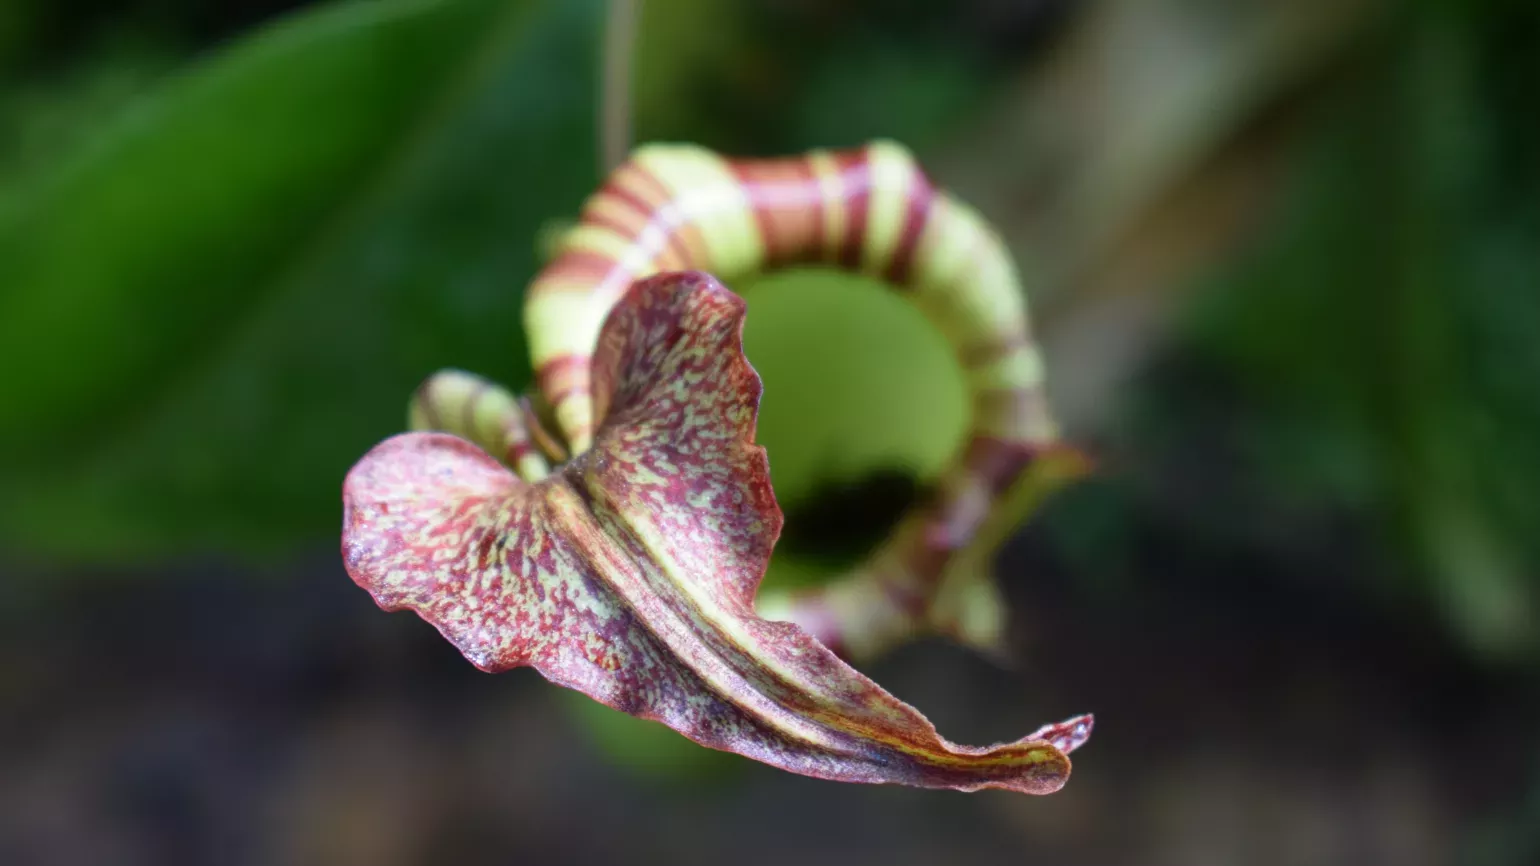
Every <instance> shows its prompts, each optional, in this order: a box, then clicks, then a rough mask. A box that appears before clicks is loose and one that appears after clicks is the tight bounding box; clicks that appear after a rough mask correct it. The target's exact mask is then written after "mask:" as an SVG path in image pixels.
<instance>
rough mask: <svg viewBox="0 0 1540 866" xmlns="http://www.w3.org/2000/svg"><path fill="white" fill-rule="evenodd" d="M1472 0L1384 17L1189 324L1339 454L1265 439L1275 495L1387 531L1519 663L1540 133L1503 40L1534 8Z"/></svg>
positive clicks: (1527, 604) (1529, 562)
mask: <svg viewBox="0 0 1540 866" xmlns="http://www.w3.org/2000/svg"><path fill="white" fill-rule="evenodd" d="M1480 8H1481V7H1480V4H1477V6H1476V7H1475V8H1467V7H1466V6H1453V5H1437V4H1433V5H1424V6H1423V7H1419V8H1418V9H1417V11H1416V13H1415V14H1408V15H1406V16H1404V17H1399V18H1396V19H1394V20H1393V21H1391V22H1389V23H1387V25H1386V27H1385V28H1384V30H1383V32H1381V33H1380V34H1379V36H1380V38H1379V39H1378V40H1377V41H1376V42H1375V43H1374V44H1373V45H1372V46H1371V49H1372V52H1373V53H1372V54H1371V55H1369V56H1371V57H1372V58H1373V59H1374V60H1375V61H1376V62H1375V63H1374V64H1372V65H1368V66H1366V67H1365V68H1366V69H1367V70H1368V72H1367V74H1366V75H1365V76H1364V77H1363V78H1361V79H1360V80H1358V81H1356V82H1355V84H1354V85H1353V88H1352V89H1351V90H1349V91H1347V92H1346V93H1345V94H1344V95H1345V96H1346V97H1348V99H1349V101H1347V102H1346V103H1344V104H1343V105H1342V106H1341V108H1340V110H1339V111H1337V112H1336V113H1334V114H1333V115H1331V117H1330V118H1329V119H1330V120H1331V122H1330V123H1328V124H1327V131H1328V134H1327V135H1326V136H1325V137H1324V138H1323V140H1322V141H1320V142H1319V146H1318V147H1317V148H1316V150H1315V153H1314V154H1313V158H1312V159H1311V160H1310V161H1309V163H1308V164H1307V165H1306V166H1305V167H1304V169H1305V170H1304V172H1303V173H1302V175H1301V183H1300V184H1299V186H1298V194H1297V196H1296V197H1295V200H1294V201H1293V202H1292V203H1291V207H1290V209H1289V212H1288V213H1287V215H1286V217H1285V219H1284V221H1283V225H1282V226H1281V229H1280V231H1279V232H1278V233H1277V234H1276V236H1275V237H1274V238H1273V240H1271V241H1270V242H1269V243H1268V244H1266V245H1265V246H1264V247H1263V248H1261V249H1260V250H1258V251H1257V253H1256V254H1255V255H1254V256H1252V257H1250V258H1249V259H1248V260H1247V261H1246V262H1245V263H1244V264H1243V265H1241V266H1240V267H1239V268H1238V269H1237V270H1236V271H1235V272H1233V273H1232V274H1230V276H1229V278H1228V279H1227V280H1226V281H1225V285H1224V287H1223V290H1222V291H1220V292H1216V293H1215V294H1214V295H1213V296H1212V301H1213V303H1211V304H1210V305H1208V306H1207V307H1205V308H1204V309H1203V310H1201V311H1200V315H1199V316H1198V317H1197V318H1198V327H1197V330H1198V333H1199V338H1200V340H1201V341H1202V343H1203V345H1204V347H1205V348H1206V349H1207V350H1209V351H1212V352H1215V353H1216V355H1217V356H1218V357H1219V358H1220V359H1221V363H1222V364H1224V365H1226V366H1229V367H1232V368H1234V369H1236V370H1237V371H1238V372H1240V373H1242V374H1244V375H1245V377H1246V380H1247V381H1248V382H1249V383H1250V384H1251V387H1252V388H1254V389H1255V390H1256V391H1258V392H1259V393H1262V394H1265V395H1267V397H1268V398H1269V399H1270V401H1271V403H1272V407H1271V408H1272V411H1274V412H1276V413H1277V414H1278V416H1279V420H1280V421H1281V422H1282V423H1283V424H1284V425H1286V426H1292V425H1296V424H1299V423H1301V421H1304V422H1308V423H1311V424H1314V425H1316V426H1317V427H1318V428H1319V429H1316V430H1315V431H1313V434H1312V435H1313V436H1314V438H1315V440H1316V442H1317V444H1318V445H1319V444H1327V443H1331V444H1333V445H1335V446H1336V447H1335V449H1334V450H1335V451H1336V453H1337V455H1338V457H1339V458H1340V459H1338V460H1336V461H1335V462H1336V463H1337V464H1338V465H1335V466H1334V465H1331V461H1330V460H1329V459H1328V458H1329V453H1328V452H1327V451H1324V450H1320V449H1318V450H1317V452H1316V453H1315V455H1314V456H1313V458H1312V455H1310V454H1307V453H1305V452H1302V451H1300V450H1299V449H1284V448H1279V449H1274V450H1273V452H1272V453H1271V454H1270V455H1268V456H1266V457H1265V458H1263V461H1264V462H1268V461H1270V462H1268V465H1267V467H1266V469H1267V471H1268V473H1269V474H1270V475H1272V476H1273V477H1274V479H1275V480H1274V482H1273V485H1272V486H1273V488H1275V489H1287V488H1286V487H1285V485H1284V484H1283V483H1282V482H1283V480H1284V479H1287V480H1288V482H1289V483H1290V485H1291V486H1293V487H1294V488H1295V490H1296V491H1297V496H1298V498H1301V499H1306V500H1310V501H1314V502H1318V503H1333V502H1334V503H1338V504H1339V505H1341V506H1344V507H1346V508H1351V509H1353V510H1356V511H1358V512H1359V513H1360V514H1363V515H1364V516H1366V517H1368V518H1370V519H1371V520H1373V521H1375V522H1378V523H1379V524H1380V525H1382V526H1383V527H1384V529H1385V536H1386V538H1387V540H1389V541H1390V542H1391V543H1392V546H1391V547H1390V548H1389V549H1390V550H1391V551H1392V556H1391V557H1390V558H1392V559H1403V560H1406V561H1408V562H1410V563H1411V564H1412V565H1413V566H1414V569H1413V570H1414V571H1415V572H1416V573H1419V574H1421V575H1422V576H1423V577H1424V578H1425V579H1426V583H1425V584H1424V588H1425V589H1426V591H1427V592H1426V595H1427V597H1428V598H1429V599H1430V600H1431V603H1432V604H1431V606H1433V607H1435V608H1436V609H1437V610H1438V612H1439V613H1440V614H1441V615H1442V616H1444V617H1445V618H1446V620H1447V621H1448V623H1449V624H1450V626H1451V627H1452V628H1453V629H1455V630H1456V631H1458V632H1459V633H1460V635H1461V636H1462V637H1463V638H1464V639H1465V640H1466V641H1467V643H1468V645H1469V646H1471V648H1472V649H1474V650H1477V651H1479V652H1482V653H1484V654H1486V655H1487V656H1489V657H1492V658H1514V657H1518V656H1521V655H1523V654H1526V653H1531V652H1533V651H1534V650H1535V649H1536V648H1537V647H1540V643H1537V641H1536V631H1535V625H1536V622H1537V617H1540V582H1537V581H1536V578H1535V575H1537V574H1540V568H1537V566H1540V499H1537V498H1536V497H1535V496H1534V493H1533V490H1534V479H1535V478H1536V477H1537V475H1540V409H1537V405H1540V404H1537V403H1536V401H1535V399H1534V395H1535V389H1534V383H1535V381H1536V379H1537V378H1540V351H1536V346H1537V344H1536V342H1535V339H1534V332H1533V328H1534V323H1535V322H1536V321H1540V293H1537V292H1536V291H1535V289H1536V281H1535V275H1536V274H1537V273H1540V255H1537V252H1536V247H1535V245H1534V238H1535V237H1537V236H1540V206H1537V204H1536V203H1537V201H1540V183H1537V179H1540V178H1537V175H1536V173H1535V172H1534V171H1533V169H1532V168H1530V167H1529V166H1530V165H1532V159H1531V158H1530V156H1531V155H1532V153H1533V149H1532V146H1531V147H1529V148H1527V149H1526V148H1525V147H1523V146H1522V145H1521V144H1520V143H1522V142H1529V143H1530V145H1532V144H1533V143H1534V142H1535V141H1536V140H1537V131H1540V127H1537V125H1536V123H1535V120H1534V113H1533V112H1532V111H1529V110H1528V108H1527V104H1528V103H1527V101H1526V100H1527V99H1528V97H1527V96H1526V95H1524V94H1522V93H1521V92H1518V90H1517V89H1515V88H1514V86H1513V84H1512V82H1514V81H1532V80H1535V74H1536V73H1537V72H1540V69H1537V66H1536V63H1535V61H1534V57H1535V55H1534V53H1533V52H1529V51H1522V50H1519V51H1515V50H1514V49H1513V48H1511V47H1510V48H1508V49H1506V50H1503V49H1500V47H1499V46H1501V45H1502V44H1503V43H1505V42H1509V41H1510V40H1512V39H1514V38H1515V37H1514V36H1513V34H1514V33H1517V32H1531V33H1532V32H1534V27H1533V26H1530V25H1533V24H1534V23H1536V22H1537V21H1540V16H1537V15H1536V14H1535V13H1534V12H1533V11H1528V12H1522V13H1520V14H1521V15H1527V16H1528V18H1529V21H1528V22H1527V23H1521V21H1520V19H1517V18H1513V17H1511V16H1510V17H1508V18H1506V19H1505V18H1502V17H1489V16H1487V15H1484V14H1481V13H1480V12H1479V11H1478V9H1480ZM1514 9H1515V10H1518V9H1519V7H1514ZM1365 106H1368V107H1369V109H1368V110H1365V108H1364V107H1365ZM1302 458H1303V459H1302ZM1343 464H1356V466H1352V467H1351V469H1350V471H1343ZM1397 570H1398V571H1399V569H1397Z"/></svg>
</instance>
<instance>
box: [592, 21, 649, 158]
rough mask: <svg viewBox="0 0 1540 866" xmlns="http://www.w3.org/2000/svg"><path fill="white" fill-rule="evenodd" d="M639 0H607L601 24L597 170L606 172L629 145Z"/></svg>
mask: <svg viewBox="0 0 1540 866" xmlns="http://www.w3.org/2000/svg"><path fill="white" fill-rule="evenodd" d="M641 6H642V0H610V4H609V14H608V15H607V16H606V19H605V24H604V60H603V64H604V69H603V79H602V80H601V82H600V85H599V86H600V88H601V90H600V94H599V161H600V162H599V174H600V175H601V176H603V175H608V174H609V173H610V172H612V171H614V170H615V169H616V168H617V167H619V166H620V164H621V163H622V162H624V161H625V158H626V153H627V151H629V150H630V149H631V78H632V67H633V65H634V63H635V57H636V31H637V21H638V19H639V18H640V17H641V14H640V13H641Z"/></svg>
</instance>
